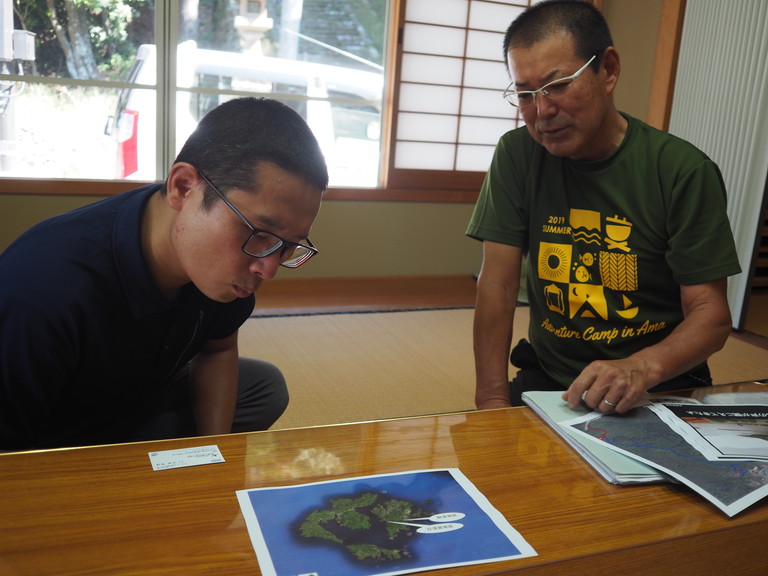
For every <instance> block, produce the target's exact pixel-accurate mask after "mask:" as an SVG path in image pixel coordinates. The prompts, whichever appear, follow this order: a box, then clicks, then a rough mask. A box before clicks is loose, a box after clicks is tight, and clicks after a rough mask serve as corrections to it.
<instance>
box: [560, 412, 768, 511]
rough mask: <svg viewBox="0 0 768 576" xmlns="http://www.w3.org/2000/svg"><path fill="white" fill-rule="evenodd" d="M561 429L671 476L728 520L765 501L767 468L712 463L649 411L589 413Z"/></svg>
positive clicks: (765, 465)
mask: <svg viewBox="0 0 768 576" xmlns="http://www.w3.org/2000/svg"><path fill="white" fill-rule="evenodd" d="M562 425H566V426H570V427H571V428H572V429H573V430H574V431H576V432H578V433H579V434H581V435H582V436H583V437H585V438H590V439H592V440H593V441H595V442H602V443H603V444H604V445H605V446H609V447H610V448H612V449H613V450H616V451H618V452H620V453H622V454H625V455H627V456H630V457H632V458H637V459H638V460H640V461H641V462H644V463H646V464H648V465H650V466H653V467H655V468H657V469H658V470H660V471H662V472H664V473H666V474H669V475H670V476H672V477H673V478H675V479H677V480H678V481H680V482H682V483H684V484H686V485H688V486H689V487H691V488H692V489H694V490H695V491H696V492H698V493H699V494H701V495H702V496H703V497H705V498H706V499H707V500H709V501H710V502H712V503H713V504H714V505H715V506H717V507H718V508H719V509H720V510H722V511H723V512H725V513H726V514H727V515H728V516H733V515H734V514H737V513H739V512H741V511H742V510H744V509H745V508H747V507H748V506H750V505H752V504H754V503H755V502H757V501H758V500H760V499H761V498H764V497H765V496H768V462H761V461H753V460H729V461H717V462H713V461H710V460H708V459H707V457H706V456H704V455H703V454H702V453H701V452H699V451H698V450H696V449H695V448H694V447H693V446H691V444H690V443H689V442H688V441H687V440H686V439H685V438H683V437H682V436H681V435H680V434H678V433H677V432H675V431H674V430H672V429H671V428H670V427H669V425H668V424H667V423H666V422H664V421H663V420H662V419H661V418H659V416H658V415H657V414H656V413H655V412H654V411H653V410H652V409H651V408H650V407H648V406H643V407H640V408H635V409H633V410H630V411H629V412H627V413H626V414H623V415H617V414H601V413H599V412H592V413H590V414H588V415H586V416H582V417H579V418H576V419H573V420H570V421H568V422H563V423H562Z"/></svg>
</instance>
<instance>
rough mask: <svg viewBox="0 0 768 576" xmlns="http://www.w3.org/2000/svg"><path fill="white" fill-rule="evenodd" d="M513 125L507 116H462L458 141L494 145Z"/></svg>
mask: <svg viewBox="0 0 768 576" xmlns="http://www.w3.org/2000/svg"><path fill="white" fill-rule="evenodd" d="M514 127H515V125H514V123H513V121H512V119H509V118H504V119H502V118H475V117H467V116H464V117H462V119H461V122H460V123H459V138H458V140H459V142H461V143H462V144H486V145H489V146H495V145H496V143H497V142H498V141H499V138H500V137H501V135H502V134H504V133H505V132H508V131H509V130H511V129H512V128H514Z"/></svg>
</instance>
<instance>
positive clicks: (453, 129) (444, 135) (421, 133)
mask: <svg viewBox="0 0 768 576" xmlns="http://www.w3.org/2000/svg"><path fill="white" fill-rule="evenodd" d="M458 124H459V117H458V116H448V115H445V114H413V113H410V112H406V113H403V112H401V113H400V114H399V115H398V117H397V140H398V142H400V141H402V140H418V141H426V142H456V135H457V134H458Z"/></svg>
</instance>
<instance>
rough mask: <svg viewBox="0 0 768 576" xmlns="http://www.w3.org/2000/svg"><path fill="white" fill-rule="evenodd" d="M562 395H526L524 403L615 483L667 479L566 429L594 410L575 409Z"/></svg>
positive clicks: (542, 393) (608, 479)
mask: <svg viewBox="0 0 768 576" xmlns="http://www.w3.org/2000/svg"><path fill="white" fill-rule="evenodd" d="M562 395H563V394H562V392H543V391H542V392H524V393H523V400H524V401H525V403H526V404H528V405H529V406H530V407H531V408H532V409H533V411H534V412H536V413H537V414H538V415H539V416H540V417H541V418H542V419H543V420H544V421H545V422H546V423H547V424H549V425H550V426H551V427H552V429H553V430H554V431H555V432H557V433H558V434H559V435H560V436H561V437H562V438H563V440H565V441H566V442H567V443H568V444H570V446H571V447H572V448H573V449H574V450H576V452H578V453H579V454H580V455H581V457H582V458H584V460H586V461H587V462H588V463H589V464H590V465H591V466H592V467H593V468H594V469H595V470H596V471H597V473H598V474H600V476H602V477H603V478H604V479H605V480H606V481H608V482H610V483H611V484H646V483H653V482H664V481H666V480H667V477H665V476H663V475H662V474H660V473H659V471H658V470H656V469H655V468H652V467H651V466H648V465H647V464H643V463H642V462H639V461H638V460H636V459H634V458H630V457H629V456H626V455H624V454H620V453H618V452H616V451H615V450H612V449H611V448H610V447H608V446H603V445H601V444H598V443H596V442H593V441H592V440H590V439H587V438H584V437H583V436H581V435H580V434H579V433H578V432H576V431H575V430H573V429H571V428H570V427H569V426H564V425H563V423H565V422H568V421H570V420H573V419H574V418H577V417H579V416H585V415H587V414H589V413H590V411H589V410H588V409H587V408H584V407H583V406H580V407H578V408H576V409H575V410H572V409H571V408H569V407H568V404H567V403H566V402H564V401H563V399H562Z"/></svg>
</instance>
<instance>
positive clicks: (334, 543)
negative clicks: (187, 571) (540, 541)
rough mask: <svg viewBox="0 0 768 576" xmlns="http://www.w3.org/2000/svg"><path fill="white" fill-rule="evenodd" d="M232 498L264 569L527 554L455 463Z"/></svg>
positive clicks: (317, 569)
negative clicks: (449, 466) (243, 518)
mask: <svg viewBox="0 0 768 576" xmlns="http://www.w3.org/2000/svg"><path fill="white" fill-rule="evenodd" d="M237 498H238V501H239V503H240V508H241V510H242V512H243V516H244V517H245V521H246V526H247V528H248V533H249V535H250V537H251V542H252V544H253V547H254V550H255V551H256V556H257V558H258V561H259V567H260V568H261V572H262V574H264V576H384V575H395V574H408V573H412V572H419V571H423V570H436V569H438V568H446V567H451V566H462V565H468V564H481V563H486V562H494V561H500V560H510V559H515V558H526V557H530V556H536V552H535V551H534V550H533V548H532V547H531V546H530V545H529V544H528V543H527V542H526V541H525V540H524V539H523V538H522V537H521V536H520V534H519V533H518V532H517V531H516V530H515V529H514V528H512V526H511V525H510V524H509V523H508V522H507V520H506V519H505V518H504V517H503V516H502V515H501V514H500V513H499V512H498V510H496V509H495V508H494V507H493V506H492V505H491V504H490V502H489V501H488V500H487V499H486V498H485V497H484V496H483V495H482V494H481V493H480V492H479V491H478V490H477V489H476V488H475V487H474V485H473V484H472V483H471V482H469V480H468V479H467V478H466V477H465V476H464V475H463V474H462V473H461V472H460V471H459V470H458V469H456V468H446V469H436V470H420V471H411V472H404V473H398V474H382V475H376V476H362V477H355V478H346V479H342V480H330V481H326V482H317V483H312V484H301V485H294V486H281V487H274V488H255V489H252V490H240V491H238V492H237Z"/></svg>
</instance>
